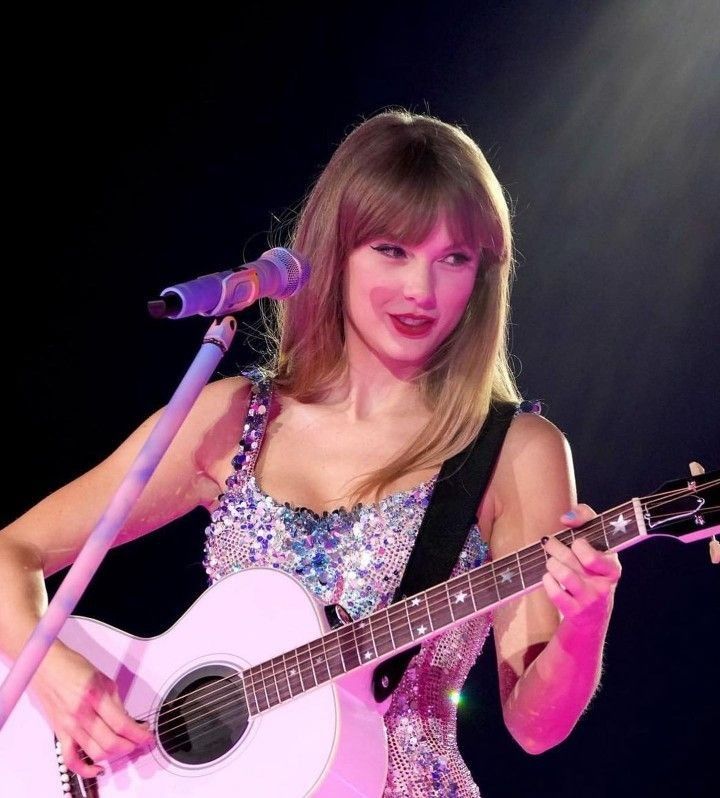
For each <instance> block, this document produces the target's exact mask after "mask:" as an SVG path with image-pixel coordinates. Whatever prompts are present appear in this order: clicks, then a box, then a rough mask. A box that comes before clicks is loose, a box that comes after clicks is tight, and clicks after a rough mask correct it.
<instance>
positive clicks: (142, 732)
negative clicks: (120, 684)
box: [96, 688, 153, 746]
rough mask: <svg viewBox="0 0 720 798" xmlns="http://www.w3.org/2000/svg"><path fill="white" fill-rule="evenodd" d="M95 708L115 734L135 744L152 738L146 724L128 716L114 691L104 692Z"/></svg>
mask: <svg viewBox="0 0 720 798" xmlns="http://www.w3.org/2000/svg"><path fill="white" fill-rule="evenodd" d="M116 689H117V688H116ZM96 709H97V712H98V715H100V716H101V717H102V719H103V720H104V721H105V723H106V724H107V725H108V726H109V727H110V729H112V731H113V732H114V733H115V734H117V735H119V736H120V737H123V738H125V739H126V740H130V741H132V742H133V743H134V744H135V745H136V746H138V745H145V744H146V743H148V742H149V741H150V740H152V739H153V733H152V731H151V730H150V728H149V727H148V726H147V725H143V724H141V723H138V722H137V721H136V720H134V719H133V718H131V717H130V715H129V714H128V712H127V710H126V709H125V707H124V706H123V703H122V701H121V700H120V697H119V696H118V694H117V692H116V691H115V692H112V693H104V694H103V695H102V696H101V698H100V700H99V701H98V703H97V706H96Z"/></svg>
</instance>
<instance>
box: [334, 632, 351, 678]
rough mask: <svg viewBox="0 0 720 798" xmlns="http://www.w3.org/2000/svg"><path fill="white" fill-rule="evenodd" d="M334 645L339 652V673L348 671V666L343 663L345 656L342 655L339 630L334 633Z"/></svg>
mask: <svg viewBox="0 0 720 798" xmlns="http://www.w3.org/2000/svg"><path fill="white" fill-rule="evenodd" d="M335 647H336V649H337V651H338V653H339V654H340V662H341V668H342V670H341V671H340V673H347V672H348V667H347V665H346V664H345V657H344V655H343V650H342V643H341V641H340V632H337V633H336V635H335Z"/></svg>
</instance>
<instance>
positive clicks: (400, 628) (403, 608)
mask: <svg viewBox="0 0 720 798" xmlns="http://www.w3.org/2000/svg"><path fill="white" fill-rule="evenodd" d="M393 614H394V615H395V617H393ZM388 617H389V618H390V626H391V628H392V629H393V640H394V641H395V645H396V647H397V648H399V647H400V646H404V645H405V644H406V643H411V642H412V640H413V634H412V626H411V625H410V616H409V615H408V609H407V602H406V601H405V600H403V601H402V602H401V603H398V604H391V605H390V606H389V607H388Z"/></svg>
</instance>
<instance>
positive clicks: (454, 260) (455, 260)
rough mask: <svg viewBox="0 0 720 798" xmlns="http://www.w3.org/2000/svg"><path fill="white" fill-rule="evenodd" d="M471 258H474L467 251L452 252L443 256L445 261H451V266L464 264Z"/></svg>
mask: <svg viewBox="0 0 720 798" xmlns="http://www.w3.org/2000/svg"><path fill="white" fill-rule="evenodd" d="M471 260H472V258H471V257H470V255H468V254H467V253H466V252H451V253H450V254H449V255H446V256H445V257H444V258H443V262H445V263H450V265H451V266H464V265H465V264H466V263H470V261H471Z"/></svg>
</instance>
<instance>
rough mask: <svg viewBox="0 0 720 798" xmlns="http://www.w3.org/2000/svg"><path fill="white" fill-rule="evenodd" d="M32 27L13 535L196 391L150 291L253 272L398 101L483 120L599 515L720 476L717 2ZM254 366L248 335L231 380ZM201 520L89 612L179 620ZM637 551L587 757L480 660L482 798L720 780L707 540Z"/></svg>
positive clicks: (192, 342) (91, 19)
mask: <svg viewBox="0 0 720 798" xmlns="http://www.w3.org/2000/svg"><path fill="white" fill-rule="evenodd" d="M16 14H20V15H19V16H16V18H15V19H14V20H12V24H11V25H10V27H9V28H8V38H9V39H10V44H11V46H12V48H13V50H12V52H13V58H12V63H11V68H10V69H9V71H8V72H7V73H6V81H5V97H4V106H5V114H4V117H5V125H4V127H5V131H4V132H5V135H6V136H7V138H6V145H5V173H6V176H7V179H6V186H7V189H6V203H7V205H6V208H7V221H8V225H7V228H6V229H7V231H8V237H9V240H8V250H9V252H13V251H14V252H15V253H16V254H15V255H10V257H9V258H7V259H6V268H5V269H4V272H5V279H6V281H7V283H6V290H5V293H4V296H5V301H4V303H3V305H4V313H3V314H2V325H3V333H4V340H5V341H6V347H5V352H6V362H7V363H8V369H7V372H6V373H7V376H6V378H5V379H6V383H5V384H6V386H7V390H6V392H5V394H6V396H5V398H6V400H7V402H8V404H9V408H8V409H7V410H6V415H5V418H6V433H5V436H6V438H7V439H8V441H7V442H6V445H5V447H4V450H5V452H6V454H7V455H8V460H9V461H8V463H6V470H5V473H6V474H8V478H7V479H8V480H9V482H8V483H6V484H9V485H10V489H9V490H6V492H5V500H4V503H3V517H4V520H10V519H12V518H14V517H15V516H17V515H18V514H19V513H20V512H22V511H23V510H25V509H26V508H27V507H28V506H30V505H31V504H32V503H34V502H35V501H37V500H38V499H40V498H41V497H42V496H44V495H45V494H46V493H48V492H49V491H50V490H52V489H54V488H56V487H58V486H59V485H60V484H62V483H64V482H66V481H68V480H70V479H71V478H73V477H74V476H76V475H78V474H79V473H81V472H82V471H84V470H85V469H87V468H88V467H90V466H91V465H93V464H94V463H96V462H97V461H98V460H99V459H101V458H102V457H104V456H105V455H107V454H108V453H109V452H110V451H111V450H112V449H113V448H114V447H115V446H116V445H117V444H118V443H119V442H120V441H121V440H122V439H123V438H124V437H125V436H126V435H127V434H128V433H129V432H130V431H131V430H132V429H133V428H134V427H135V426H136V425H137V424H138V423H139V422H140V421H141V420H142V419H143V418H145V417H146V416H147V415H149V414H150V413H151V412H152V411H153V410H155V409H156V408H157V407H159V406H160V405H162V404H164V403H165V402H166V401H167V400H168V399H169V397H170V396H171V394H172V392H173V390H174V389H175V387H176V385H177V383H178V382H179V380H180V379H181V377H182V376H183V374H184V372H185V369H186V368H187V367H188V366H189V364H190V362H191V360H192V358H193V357H194V355H195V352H196V351H197V348H198V347H199V345H200V341H201V338H202V335H203V333H204V331H205V330H206V328H207V326H208V320H207V319H202V318H192V319H187V320H182V321H175V322H172V321H154V320H152V319H150V318H149V316H148V314H147V312H146V309H145V302H146V301H147V300H148V299H150V298H152V297H154V296H155V295H156V294H157V293H158V292H159V291H160V290H161V289H163V288H165V287H166V286H168V285H171V284H174V283H177V282H180V281H182V280H187V279H191V278H193V277H196V276H199V275H201V274H205V273H208V272H211V271H217V270H220V269H225V268H230V267H231V266H233V265H236V264H238V263H241V262H243V261H247V260H251V259H253V258H255V257H257V256H258V255H259V254H260V253H261V252H262V251H264V250H265V249H266V248H267V235H268V231H269V230H270V228H271V227H272V226H273V225H274V223H273V216H279V217H282V216H284V215H286V214H287V212H288V210H289V209H291V208H293V207H295V206H296V205H297V203H298V202H299V201H300V200H301V198H302V196H303V194H304V192H305V190H306V189H307V187H308V185H309V184H310V182H311V181H312V180H313V179H314V177H316V176H317V174H318V173H319V171H320V169H321V168H322V166H323V165H324V164H325V162H326V161H327V159H328V158H329V157H330V154H331V153H332V151H333V149H334V147H335V146H336V145H337V144H338V143H339V141H340V140H341V139H342V137H343V136H344V134H345V133H346V132H348V130H349V129H350V127H351V125H353V124H355V123H356V122H358V121H360V119H361V118H362V117H363V116H367V115H369V114H372V113H374V112H375V111H378V110H380V109H381V108H384V107H387V106H391V105H402V106H405V107H408V108H410V109H411V110H416V111H429V112H431V113H433V114H435V115H437V116H440V117H441V118H443V119H446V120H447V121H451V122H457V123H458V124H461V125H462V126H463V127H464V128H465V129H466V130H467V131H468V132H469V133H470V134H471V135H472V136H473V137H474V138H475V139H476V140H477V141H478V143H479V144H480V146H481V147H482V148H483V150H484V151H485V153H486V154H487V156H488V158H489V160H490V162H491V164H492V166H493V168H494V169H495V171H496V173H497V175H498V177H499V179H500V180H501V182H502V183H503V185H504V186H505V187H506V188H507V191H508V193H509V195H510V197H511V199H512V203H513V208H514V217H515V230H516V236H517V248H518V274H517V281H516V285H515V289H514V302H513V307H514V310H513V327H512V339H513V352H514V355H515V365H516V371H517V373H518V375H519V376H518V380H519V384H520V386H521V389H522V391H523V393H524V395H525V396H527V397H529V398H533V399H534V398H539V399H541V400H542V401H543V403H544V406H545V414H546V416H547V417H548V418H550V419H551V420H552V421H553V422H554V423H555V424H557V425H558V426H559V427H560V428H561V429H562V430H563V431H564V432H565V433H566V435H567V436H568V439H569V441H570V443H571V445H572V448H573V452H574V457H575V467H576V473H577V481H578V488H579V494H580V497H581V499H582V500H584V501H586V502H588V503H590V504H591V505H593V506H594V507H595V508H596V509H598V510H604V509H607V508H609V507H611V506H613V505H614V504H618V503H620V502H622V501H625V500H626V499H628V498H630V497H631V496H637V495H643V494H644V493H648V492H651V491H653V490H654V489H656V488H657V487H658V486H659V485H660V484H662V483H663V482H665V481H667V480H670V479H675V478H678V477H683V476H685V475H686V474H687V472H688V462H689V461H690V460H698V461H700V462H701V463H703V464H704V465H705V466H706V468H708V470H709V469H711V468H718V467H720V422H719V420H718V419H719V418H720V412H719V410H718V404H719V401H718V400H719V399H720V390H719V386H720V367H719V363H718V361H719V358H718V341H719V340H720V324H719V323H718V297H719V296H720V276H719V272H718V255H720V234H719V233H718V210H720V207H719V206H720V202H719V200H718V197H719V196H720V162H719V159H718V141H720V121H719V114H718V107H719V106H718V103H719V101H720V88H719V85H720V84H719V82H718V76H719V75H720V50H719V45H718V38H717V30H718V23H720V10H718V6H717V4H716V3H713V2H675V3H670V2H655V1H650V0H649V1H648V2H624V3H623V2H603V3H581V2H545V3H541V2H533V1H532V0H531V1H530V2H528V1H527V0H526V2H485V3H477V2H465V3H463V2H454V0H448V1H446V2H442V3H428V4H422V3H389V4H384V5H382V6H380V5H378V6H374V5H373V4H372V3H362V4H360V3H356V4H346V5H344V6H343V7H339V6H338V7H336V8H322V10H321V8H320V4H318V5H316V6H312V5H303V6H302V7H296V8H294V9H291V10H286V9H282V8H281V7H278V6H275V5H274V4H273V5H270V4H267V5H265V4H255V3H247V4H246V5H245V7H244V9H243V11H242V12H234V13H229V14H220V13H217V14H213V13H212V12H210V11H203V12H199V11H198V10H197V9H193V10H191V11H186V12H177V10H175V11H173V12H172V13H171V12H169V11H168V12H167V13H162V12H160V11H157V10H156V11H153V12H148V11H147V9H145V10H143V11H129V10H127V9H125V8H121V7H116V8H115V9H114V10H112V9H108V8H107V7H103V10H102V12H100V11H90V12H88V11H84V12H82V13H81V12H80V11H77V10H68V9H67V8H63V9H62V10H57V9H55V10H52V11H49V12H48V11H43V12H42V13H40V12H39V11H38V12H37V13H35V12H32V13H31V11H30V10H29V9H28V11H27V12H25V14H26V16H22V12H16ZM12 276H14V278H15V282H16V284H17V286H18V287H17V288H12V289H11V288H10V287H9V286H10V278H11V277H12ZM253 319H254V315H253V311H252V310H251V311H248V312H247V313H246V314H244V315H243V317H242V319H241V320H242V321H245V320H247V321H249V322H252V320H253ZM251 358H252V352H251V350H250V349H249V348H248V347H247V346H246V345H245V342H244V340H243V335H242V334H239V335H238V337H237V338H236V341H235V343H234V345H233V348H232V350H231V352H230V353H229V354H228V355H227V356H226V358H225V360H224V361H223V363H222V364H221V370H222V371H223V372H233V371H235V370H236V368H237V367H238V366H239V365H244V364H246V363H247V362H249V360H250V359H251ZM205 524H206V521H205V514H204V512H202V511H197V512H195V513H192V514H190V515H189V516H187V517H186V518H185V519H183V520H182V521H179V522H176V523H175V524H172V525H170V526H169V527H167V528H165V529H162V530H160V531H158V532H157V533H156V534H154V535H151V536H149V537H147V538H145V539H143V540H140V541H137V542H135V543H133V544H130V545H127V546H125V547H122V548H120V549H115V550H113V551H112V552H111V553H110V554H109V555H108V557H107V559H106V561H105V562H104V563H103V565H102V567H101V570H100V572H99V573H98V574H97V576H96V579H95V580H94V581H93V583H92V585H91V586H90V587H89V589H88V591H87V593H86V595H85V597H84V598H83V600H82V602H81V605H80V606H79V607H78V608H77V612H78V614H86V615H90V616H92V617H97V618H100V619H102V620H105V621H107V622H108V623H111V624H113V625H115V626H118V627H119V628H122V629H125V630H127V631H129V632H132V633H135V634H140V635H155V634H159V633H161V632H162V631H164V630H165V629H166V628H167V627H168V626H169V625H170V624H171V623H172V622H174V621H175V620H176V619H177V618H178V617H180V615H181V614H182V613H183V611H184V610H185V609H186V608H187V607H188V606H189V605H190V604H191V603H192V601H193V600H194V599H195V598H197V596H198V595H199V594H200V592H201V591H202V590H203V588H204V586H205V577H204V573H203V570H202V567H201V559H202V542H203V532H204V528H205ZM621 559H622V562H623V565H624V574H623V578H622V580H621V583H620V585H619V588H618V592H617V598H616V610H615V614H614V616H613V621H612V625H611V629H610V633H609V636H608V641H607V648H606V656H605V671H604V677H603V682H602V687H601V690H600V692H599V693H598V695H597V696H596V697H595V699H594V701H593V703H592V704H591V706H590V709H589V710H588V712H587V713H586V714H585V715H584V716H583V717H582V718H581V720H580V722H579V723H578V725H577V727H576V729H575V730H574V732H573V734H572V735H571V737H570V738H569V739H568V740H567V741H566V742H564V743H562V744H561V745H559V746H558V747H557V748H555V749H553V750H552V751H550V752H548V753H546V754H544V755H542V756H539V757H532V756H530V755H527V754H525V753H524V752H523V751H522V750H521V749H520V748H519V747H518V746H517V745H516V744H515V743H514V742H513V741H512V739H511V738H510V737H509V735H508V733H507V732H506V731H505V729H504V726H503V725H502V719H501V717H500V712H499V703H498V696H497V686H496V681H497V678H496V673H495V660H494V652H493V651H492V644H491V643H489V644H488V646H487V648H486V651H485V654H484V655H483V656H482V657H481V658H480V660H479V661H478V664H477V666H476V667H475V669H474V670H473V672H472V674H471V677H470V679H469V681H468V683H467V685H466V688H465V691H464V694H463V703H462V705H461V708H460V722H459V741H460V747H461V750H462V751H463V754H464V756H465V757H466V759H467V761H468V763H469V765H470V767H471V769H472V771H473V774H474V775H475V778H476V780H477V782H478V784H479V786H480V788H481V792H482V794H483V796H485V798H508V797H511V798H515V797H516V796H543V797H544V796H553V797H554V798H566V797H567V798H570V796H573V797H574V796H577V795H583V796H585V798H591V797H594V796H598V797H599V796H609V795H617V796H625V795H628V796H630V795H632V796H665V795H667V796H670V795H683V796H688V797H692V796H703V795H709V794H710V784H711V774H712V773H713V771H714V774H715V786H717V759H716V757H717V743H718V737H719V736H720V733H719V731H718V717H720V699H719V698H718V679H717V672H718V668H717V661H716V660H715V654H716V651H717V630H718V619H719V618H720V602H719V599H720V578H719V577H720V568H719V567H717V566H712V565H711V564H710V561H709V557H708V548H707V543H706V542H700V543H695V544H691V545H682V544H680V543H677V542H675V541H670V540H664V539H659V538H656V539H654V540H652V541H650V542H647V543H644V544H642V545H640V546H636V547H633V548H632V549H629V550H627V551H625V552H624V553H623V554H622V555H621ZM57 584H58V577H53V578H52V579H51V580H49V587H50V589H51V590H53V589H54V588H55V587H56V585H57Z"/></svg>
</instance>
